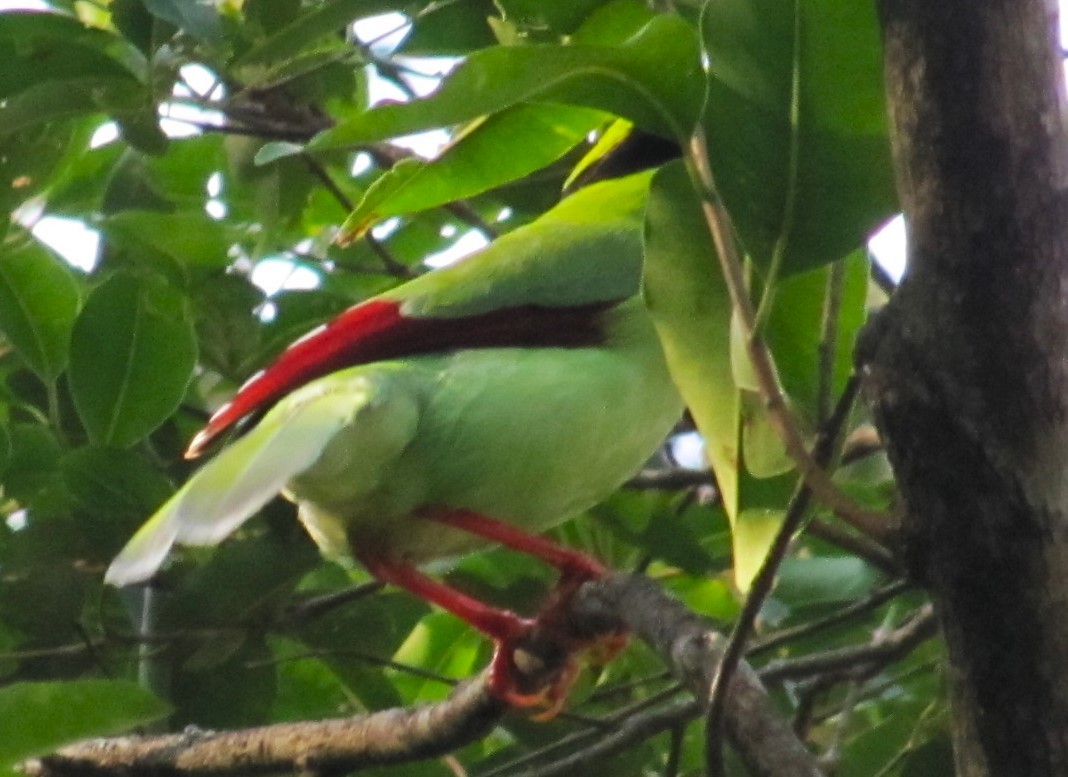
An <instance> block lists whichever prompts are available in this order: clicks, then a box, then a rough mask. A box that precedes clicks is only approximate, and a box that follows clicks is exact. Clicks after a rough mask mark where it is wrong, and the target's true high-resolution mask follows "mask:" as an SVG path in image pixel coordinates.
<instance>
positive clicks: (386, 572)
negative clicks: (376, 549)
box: [359, 553, 533, 642]
mask: <svg viewBox="0 0 1068 777" xmlns="http://www.w3.org/2000/svg"><path fill="white" fill-rule="evenodd" d="M359 556H360V563H362V564H363V565H364V566H365V567H367V570H368V571H369V572H370V573H371V574H372V575H374V576H375V577H377V578H378V579H379V580H382V581H384V582H386V583H392V584H393V585H395V586H398V587H400V588H403V589H404V590H406V591H410V592H411V593H413V594H415V595H416V596H418V597H419V598H420V599H425V600H426V601H428V602H431V603H432V604H436V605H437V606H438V607H441V608H442V609H443V610H448V611H449V612H451V613H452V614H453V615H455V616H456V617H457V618H459V619H460V620H463V621H466V622H467V623H470V624H471V625H472V626H474V627H475V628H476V629H478V630H479V631H481V632H482V633H483V634H486V635H488V636H490V637H492V638H493V639H495V640H497V641H498V642H506V641H512V640H515V639H517V638H518V637H520V636H522V635H523V634H526V633H527V632H529V631H530V627H531V624H532V623H533V621H530V620H527V619H525V618H520V617H519V616H518V615H516V614H515V613H513V612H510V611H508V610H501V609H498V608H496V607H491V606H490V605H488V604H485V603H483V602H480V601H478V599H475V598H473V597H470V596H468V595H467V594H465V593H461V592H460V591H457V590H456V589H455V588H450V587H449V586H447V585H445V584H444V583H439V582H438V581H436V580H434V579H432V578H429V577H427V576H426V575H424V574H423V573H422V572H420V571H419V570H417V569H415V568H414V567H413V566H411V565H410V564H405V563H404V562H400V561H391V560H389V559H384V558H380V557H378V556H374V555H371V554H362V553H361V554H359Z"/></svg>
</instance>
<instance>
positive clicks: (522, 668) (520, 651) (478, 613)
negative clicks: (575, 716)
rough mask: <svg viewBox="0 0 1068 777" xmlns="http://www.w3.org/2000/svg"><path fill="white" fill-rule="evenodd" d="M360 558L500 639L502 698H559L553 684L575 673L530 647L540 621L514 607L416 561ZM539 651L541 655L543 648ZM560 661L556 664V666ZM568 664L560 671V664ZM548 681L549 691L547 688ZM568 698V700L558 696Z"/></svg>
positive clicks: (497, 670) (493, 685) (495, 685)
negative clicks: (484, 598) (441, 578)
mask: <svg viewBox="0 0 1068 777" xmlns="http://www.w3.org/2000/svg"><path fill="white" fill-rule="evenodd" d="M356 555H357V556H358V558H359V561H360V562H361V563H362V564H363V565H364V566H366V567H367V570H368V571H369V572H370V573H371V574H372V575H374V576H375V577H376V578H378V579H379V580H382V581H383V582H386V583H392V584H393V585H396V586H399V587H400V588H403V589H405V590H406V591H409V592H411V593H413V594H415V595H416V596H418V597H420V598H421V599H425V600H426V601H428V602H431V603H432V604H436V605H437V606H439V607H441V608H442V609H444V610H447V611H449V612H451V613H452V614H453V615H455V616H456V617H458V618H460V619H461V620H464V621H466V622H467V623H469V624H471V625H472V626H474V627H475V628H476V629H478V630H479V631H481V632H482V633H483V634H486V635H488V636H489V637H491V638H492V639H493V641H494V642H495V650H494V654H493V663H492V666H491V670H490V671H491V673H490V685H489V687H490V691H491V692H492V693H494V694H495V695H497V697H498V698H500V699H502V700H503V701H505V702H507V703H509V704H511V705H513V706H517V707H531V706H534V705H536V704H541V703H543V702H545V701H546V699H547V698H548V699H549V701H551V702H553V703H554V704H555V703H556V702H557V699H556V698H555V697H554V696H553V693H552V692H553V689H555V688H556V686H557V684H558V681H557V680H556V679H555V678H557V677H558V676H560V675H563V674H567V673H569V672H571V671H572V670H571V667H570V666H569V665H566V656H565V657H557V658H556V661H555V662H546V661H543V660H542V659H541V658H538V657H535V656H534V654H533V653H531V652H529V651H528V648H529V644H530V640H531V635H532V634H533V633H534V629H535V625H536V621H535V620H532V619H529V618H521V617H519V616H518V615H516V614H515V613H514V612H511V611H510V610H503V609H499V608H496V607H491V606H490V605H488V604H485V603H484V602H480V601H478V600H477V599H475V598H473V597H470V596H468V595H467V594H465V593H462V592H460V591H457V590H456V589H455V588H451V587H450V586H448V585H446V584H445V583H440V582H438V581H437V580H434V579H432V578H430V577H427V576H426V575H424V574H423V573H422V572H420V571H419V570H417V569H415V568H414V567H413V566H412V565H411V564H408V563H405V562H403V561H396V560H393V559H389V558H385V557H382V556H379V555H376V554H374V553H367V552H360V551H356ZM538 656H539V657H540V656H542V651H540V650H539V652H538ZM553 663H555V665H551V664H553ZM561 665H564V668H563V669H562V670H561V669H560V666H561ZM546 685H548V686H549V691H548V693H547V692H546V691H545V690H544V688H545V686H546ZM559 703H560V704H562V703H563V699H562V698H561V699H559Z"/></svg>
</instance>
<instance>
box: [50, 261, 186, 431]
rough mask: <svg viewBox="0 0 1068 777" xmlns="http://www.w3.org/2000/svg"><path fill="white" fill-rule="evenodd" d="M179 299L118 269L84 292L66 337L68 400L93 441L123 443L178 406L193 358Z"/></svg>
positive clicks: (181, 300)
mask: <svg viewBox="0 0 1068 777" xmlns="http://www.w3.org/2000/svg"><path fill="white" fill-rule="evenodd" d="M196 351H197V349H196V339H195V337H194V334H193V328H192V325H191V324H190V322H189V321H188V319H187V317H186V313H185V302H184V300H183V298H182V297H181V296H180V295H179V294H177V293H176V292H174V291H173V290H171V289H170V288H168V287H166V286H164V285H162V284H155V283H153V284H150V283H147V282H145V281H141V280H139V279H138V278H136V277H134V276H132V275H129V274H117V275H114V276H113V277H111V278H109V279H108V280H107V281H105V282H104V283H103V284H102V285H100V286H99V287H97V288H96V289H95V290H94V291H93V293H92V294H91V295H90V296H89V299H88V301H87V302H86V304H85V308H84V309H83V310H82V313H81V315H80V316H79V317H78V320H77V321H76V322H75V324H74V332H73V336H72V338H71V364H70V387H71V393H72V394H73V396H74V405H75V407H76V408H77V409H78V414H79V416H80V417H81V419H82V423H83V424H84V425H85V428H86V430H87V431H88V432H89V437H90V439H91V440H92V441H93V442H95V443H98V444H109V445H115V446H117V447H125V446H128V445H131V444H132V443H134V442H136V441H137V440H140V439H141V438H143V437H144V436H145V435H147V434H148V433H149V432H151V431H152V430H153V429H155V428H156V427H157V426H159V425H160V424H161V423H163V421H164V420H165V419H166V418H167V417H168V416H169V415H171V413H173V412H174V411H175V409H177V407H178V404H179V402H181V399H182V397H183V396H184V394H185V388H186V386H187V385H188V383H189V380H190V378H191V377H192V374H193V366H194V364H195V362H196Z"/></svg>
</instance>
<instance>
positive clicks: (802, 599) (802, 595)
mask: <svg viewBox="0 0 1068 777" xmlns="http://www.w3.org/2000/svg"><path fill="white" fill-rule="evenodd" d="M875 579H876V574H875V572H873V571H872V568H871V567H869V566H868V565H867V564H866V563H864V562H863V561H862V560H861V559H859V558H856V557H854V556H849V557H834V556H815V557H809V558H786V559H783V562H782V564H781V565H780V567H779V578H778V584H777V586H776V589H775V596H776V598H778V599H781V600H782V601H784V602H786V603H787V604H788V605H790V606H791V607H793V608H799V607H812V606H817V605H825V604H841V603H843V602H851V601H854V600H855V599H859V598H861V597H862V596H864V595H865V594H866V593H867V592H868V591H870V590H871V587H872V585H873V584H874V583H875Z"/></svg>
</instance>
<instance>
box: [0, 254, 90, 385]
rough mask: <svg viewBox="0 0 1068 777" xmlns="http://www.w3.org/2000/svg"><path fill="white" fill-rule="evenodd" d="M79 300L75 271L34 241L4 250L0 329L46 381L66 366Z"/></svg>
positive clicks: (0, 259) (0, 257)
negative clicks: (72, 271) (73, 272)
mask: <svg viewBox="0 0 1068 777" xmlns="http://www.w3.org/2000/svg"><path fill="white" fill-rule="evenodd" d="M79 302H80V298H79V292H78V284H77V282H76V281H75V280H74V276H73V274H72V273H71V271H70V270H69V269H68V267H67V266H66V265H65V264H64V263H63V262H62V261H60V260H59V259H57V258H56V257H55V256H53V255H52V253H51V252H49V251H48V250H47V249H46V248H44V247H43V246H41V245H40V244H39V243H37V242H36V241H28V242H26V243H25V244H24V245H23V246H21V247H19V248H15V249H13V250H10V251H8V252H0V332H2V333H3V335H4V337H5V338H7V340H8V342H10V343H11V345H13V346H14V347H15V349H16V350H17V351H18V352H19V354H20V355H21V356H22V358H23V359H25V360H26V363H27V364H28V365H29V366H30V367H31V368H32V369H33V370H34V371H35V372H36V373H37V374H38V375H39V376H40V377H41V378H42V379H43V380H44V381H46V382H49V383H51V382H53V381H55V379H56V378H57V377H59V374H60V373H61V372H63V370H64V368H65V367H66V365H67V351H68V344H69V342H70V333H71V327H72V325H73V323H74V319H75V316H77V315H78V305H79Z"/></svg>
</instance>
